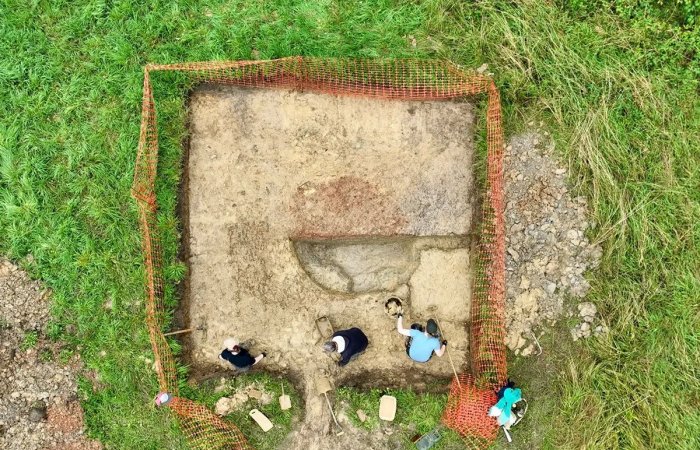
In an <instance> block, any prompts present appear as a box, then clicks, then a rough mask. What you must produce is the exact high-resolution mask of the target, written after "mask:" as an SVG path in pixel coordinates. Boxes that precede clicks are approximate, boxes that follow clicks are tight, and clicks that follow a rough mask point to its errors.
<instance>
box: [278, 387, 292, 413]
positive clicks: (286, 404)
mask: <svg viewBox="0 0 700 450" xmlns="http://www.w3.org/2000/svg"><path fill="white" fill-rule="evenodd" d="M279 400H280V409H281V410H282V411H286V410H288V409H289V408H291V407H292V399H290V398H289V396H288V395H285V394H284V383H282V395H280V398H279Z"/></svg>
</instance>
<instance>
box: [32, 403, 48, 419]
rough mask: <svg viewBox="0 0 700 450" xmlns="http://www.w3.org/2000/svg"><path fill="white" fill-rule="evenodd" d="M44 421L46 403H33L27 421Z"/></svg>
mask: <svg viewBox="0 0 700 450" xmlns="http://www.w3.org/2000/svg"><path fill="white" fill-rule="evenodd" d="M44 420H46V403H44V402H43V401H41V400H39V401H36V402H34V403H33V404H32V408H31V409H30V410H29V421H30V422H34V423H38V422H43V421H44Z"/></svg>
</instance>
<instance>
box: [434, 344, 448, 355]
mask: <svg viewBox="0 0 700 450" xmlns="http://www.w3.org/2000/svg"><path fill="white" fill-rule="evenodd" d="M445 349H447V341H442V345H441V346H440V348H439V349H438V350H435V354H436V355H438V356H442V355H444V354H445Z"/></svg>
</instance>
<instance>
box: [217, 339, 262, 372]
mask: <svg viewBox="0 0 700 450" xmlns="http://www.w3.org/2000/svg"><path fill="white" fill-rule="evenodd" d="M264 357H265V353H261V354H259V355H258V356H256V357H255V358H253V357H252V356H250V352H248V350H246V349H244V348H243V347H241V346H240V343H239V342H238V340H236V339H234V338H228V339H226V340H224V350H223V351H222V352H221V354H220V355H219V359H221V360H222V361H228V362H229V363H231V365H232V366H233V367H234V368H235V369H236V370H237V371H239V372H247V371H249V370H250V368H251V367H253V366H254V365H255V364H257V363H259V362H260V361H261V360H262V359H263V358H264Z"/></svg>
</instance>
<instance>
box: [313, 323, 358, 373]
mask: <svg viewBox="0 0 700 450" xmlns="http://www.w3.org/2000/svg"><path fill="white" fill-rule="evenodd" d="M367 345H369V340H368V339H367V336H365V333H363V332H362V330H360V329H359V328H350V329H349V330H340V331H336V332H335V333H333V336H332V337H331V340H330V341H328V342H326V343H325V344H323V350H324V351H326V352H328V353H333V352H336V353H339V354H340V361H338V365H339V366H341V367H342V366H344V365H346V364H347V363H349V362H350V361H352V360H353V359H355V358H357V357H358V356H360V355H361V354H362V353H363V352H364V351H365V350H366V349H367Z"/></svg>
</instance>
